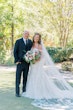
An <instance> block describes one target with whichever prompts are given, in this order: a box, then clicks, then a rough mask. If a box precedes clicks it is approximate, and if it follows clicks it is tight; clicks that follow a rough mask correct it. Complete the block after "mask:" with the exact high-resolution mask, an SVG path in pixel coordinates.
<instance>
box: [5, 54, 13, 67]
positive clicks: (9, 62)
mask: <svg viewBox="0 0 73 110" xmlns="http://www.w3.org/2000/svg"><path fill="white" fill-rule="evenodd" d="M4 64H5V65H7V66H12V65H14V57H13V56H10V57H9V58H8V59H7V60H6V61H5V63H4Z"/></svg>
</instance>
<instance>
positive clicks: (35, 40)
mask: <svg viewBox="0 0 73 110" xmlns="http://www.w3.org/2000/svg"><path fill="white" fill-rule="evenodd" d="M39 39H40V38H39V35H35V37H34V42H35V43H38V42H39Z"/></svg>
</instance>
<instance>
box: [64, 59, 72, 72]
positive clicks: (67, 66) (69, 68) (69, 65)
mask: <svg viewBox="0 0 73 110" xmlns="http://www.w3.org/2000/svg"><path fill="white" fill-rule="evenodd" d="M62 70H64V71H73V67H72V62H69V61H68V62H63V63H62Z"/></svg>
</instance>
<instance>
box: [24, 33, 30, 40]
mask: <svg viewBox="0 0 73 110" xmlns="http://www.w3.org/2000/svg"><path fill="white" fill-rule="evenodd" d="M23 37H24V38H25V39H28V37H29V32H28V31H25V32H24V33H23Z"/></svg>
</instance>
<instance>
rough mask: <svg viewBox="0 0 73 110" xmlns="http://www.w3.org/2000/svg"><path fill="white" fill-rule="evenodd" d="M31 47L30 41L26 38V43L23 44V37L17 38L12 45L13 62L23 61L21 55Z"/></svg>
mask: <svg viewBox="0 0 73 110" xmlns="http://www.w3.org/2000/svg"><path fill="white" fill-rule="evenodd" d="M31 47H32V41H31V40H30V39H28V43H27V45H25V43H24V41H23V38H21V39H18V40H17V41H16V43H15V46H14V58H15V61H14V62H15V63H16V62H24V60H23V56H24V54H26V52H27V51H29V50H30V49H31Z"/></svg>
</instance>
